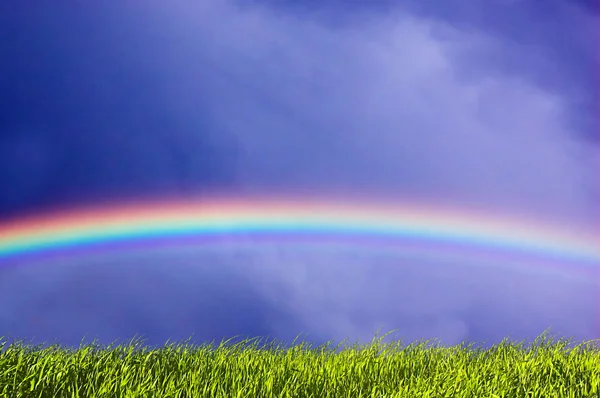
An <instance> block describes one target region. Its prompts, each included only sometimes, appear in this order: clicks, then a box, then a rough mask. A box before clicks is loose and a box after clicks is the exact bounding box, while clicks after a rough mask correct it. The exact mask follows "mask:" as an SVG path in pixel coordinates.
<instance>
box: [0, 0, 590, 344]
mask: <svg viewBox="0 0 600 398" xmlns="http://www.w3.org/2000/svg"><path fill="white" fill-rule="evenodd" d="M275 3H276V2H269V1H237V2H235V1H230V0H227V1H217V0H205V1H202V2H192V1H188V0H182V1H174V2H168V5H167V3H165V2H159V1H146V2H144V3H143V6H142V5H141V3H140V2H134V1H129V2H114V4H113V3H112V2H104V3H102V4H104V5H97V4H95V5H87V4H86V5H80V6H79V8H76V7H72V5H66V4H64V5H60V4H59V5H56V4H54V3H53V4H52V6H50V5H44V4H43V2H40V4H39V7H31V6H28V7H25V6H13V5H2V6H0V37H7V38H8V40H3V41H0V59H3V60H7V61H4V62H3V64H2V65H0V105H1V107H0V186H1V187H2V194H1V195H0V220H1V219H2V218H8V217H18V216H20V215H23V214H27V213H31V212H35V211H40V210H51V209H52V208H55V207H63V206H69V205H72V204H81V203H91V204H94V203H106V205H107V206H109V205H110V203H118V202H119V201H121V200H128V199H132V198H134V199H143V198H160V197H161V196H163V195H169V196H174V195H175V196H181V197H192V196H195V195H200V196H202V195H211V194H215V193H226V194H228V195H231V196H234V197H235V196H242V195H244V194H261V195H265V196H269V195H277V196H279V195H286V194H287V195H294V194H296V193H302V194H303V195H307V194H308V195H309V196H310V195H315V196H323V195H325V196H326V195H336V196H338V197H340V196H342V197H344V196H345V197H348V198H349V199H352V198H353V197H361V198H363V197H370V198H372V200H374V201H375V200H377V198H381V199H385V200H387V201H397V202H399V203H402V202H403V201H406V200H407V199H410V200H418V199H421V198H422V199H426V200H427V201H430V202H431V201H433V202H436V203H440V204H443V205H444V206H448V205H451V206H454V207H456V208H458V209H469V208H471V207H477V208H485V209H488V210H489V211H490V212H492V213H494V214H508V215H512V216H513V217H520V216H528V217H532V218H539V219H540V220H543V221H547V222H552V223H562V224H563V225H565V226H566V227H567V226H568V227H569V228H575V229H577V228H580V229H581V230H582V231H589V230H592V231H595V232H598V217H599V216H600V214H599V207H598V202H599V199H600V197H599V194H600V192H599V185H600V184H599V183H600V179H599V175H598V170H599V166H600V164H599V163H600V157H599V156H598V135H597V133H598V131H599V126H598V119H597V109H598V105H599V104H598V98H599V97H598V87H600V86H599V84H598V83H599V82H598V74H597V70H598V63H599V60H598V53H597V49H598V44H599V43H598V31H597V26H598V22H599V21H598V18H599V13H598V9H597V8H594V6H593V5H592V3H586V2H585V1H579V2H576V1H572V2H568V1H566V0H547V1H545V2H543V3H541V2H530V1H518V0H494V1H490V2H487V3H486V5H485V7H484V6H483V5H480V3H481V2H478V1H475V0H469V1H462V2H460V6H458V5H459V2H445V3H443V4H442V3H441V2H439V1H436V2H431V1H416V0H415V1H412V2H411V1H409V2H406V3H405V5H404V6H402V7H400V6H396V5H394V4H395V2H391V1H390V2H385V1H383V2H366V1H365V2H360V1H357V2H351V4H352V5H351V6H348V5H347V4H345V3H344V5H342V4H341V3H340V2H336V1H323V2H314V1H303V2H289V3H286V2H277V4H275ZM451 3H452V4H454V3H456V4H455V5H454V6H450V4H451ZM117 4H118V5H117ZM0 261H1V260H0ZM574 266H575V265H573V267H574ZM599 289H600V279H599V278H598V273H597V272H596V273H595V275H593V276H588V277H582V276H581V274H580V273H578V272H576V270H574V271H573V272H572V273H571V272H570V271H569V270H568V269H567V270H566V271H565V272H562V273H551V272H542V271H540V270H539V269H535V270H534V269H532V268H528V267H527V265H523V266H522V267H521V268H518V267H517V268H507V267H504V268H503V267H497V266H489V265H488V266H486V265H485V264H469V263H468V261H467V259H465V261H463V262H459V263H450V262H445V263H444V262H440V261H437V262H434V261H431V260H425V259H423V258H404V257H403V256H401V255H400V254H398V255H396V256H392V255H389V254H373V253H367V252H366V251H362V250H360V249H350V248H349V249H348V251H337V252H336V251H331V252H327V253H324V252H316V251H315V252H310V251H309V252H306V251H302V250H299V249H294V248H293V247H279V246H277V245H276V244H273V245H272V246H261V247H260V248H258V247H257V248H256V249H255V250H246V249H241V248H237V247H231V248H230V249H229V250H226V251H223V250H221V251H213V252H211V251H210V250H209V251H208V252H197V251H189V250H181V251H169V252H160V253H155V252H148V253H140V252H136V253H129V254H124V253H120V254H117V253H115V254H112V255H110V254H108V253H107V255H106V256H103V257H95V258H78V259H75V260H73V261H64V262H56V261H53V262H49V261H48V262H45V261H37V262H35V263H25V262H23V263H19V264H17V265H15V264H12V263H11V264H5V265H4V266H2V264H1V263H0V335H7V334H10V335H12V336H15V337H23V338H32V339H35V340H37V341H48V340H54V339H57V340H58V341H60V342H63V343H65V344H77V343H78V342H79V341H80V340H81V339H82V337H83V336H84V335H87V336H91V337H98V338H99V339H100V340H101V341H103V342H108V341H112V340H114V339H128V338H131V337H132V336H133V335H134V334H138V335H140V334H141V335H144V336H146V337H147V338H148V341H149V342H150V343H152V344H161V343H163V342H164V341H165V340H166V339H168V338H172V339H173V338H174V339H180V338H186V337H189V336H190V335H191V334H194V336H195V337H196V339H198V340H203V339H221V338H223V337H231V336H233V335H237V334H242V335H251V336H256V335H261V336H267V335H269V336H271V337H277V338H283V339H291V338H293V337H294V336H296V335H298V334H299V333H308V335H309V336H312V338H313V339H314V340H315V341H323V340H328V339H335V340H340V339H343V338H349V339H350V340H355V339H362V340H368V339H370V338H371V337H372V336H373V335H374V333H375V331H376V330H377V329H379V328H381V329H382V331H384V332H385V331H388V330H390V329H399V335H400V336H401V337H403V338H404V339H407V340H413V339H431V338H438V339H441V341H442V342H444V343H447V344H454V343H459V342H461V341H464V340H469V341H477V342H482V341H488V342H494V341H498V340H500V339H502V338H504V337H513V338H515V339H523V338H534V337H535V336H537V335H538V334H539V333H541V332H542V331H543V330H544V329H546V328H548V327H550V328H552V330H554V331H555V332H557V333H559V334H561V335H565V336H567V337H574V338H575V339H590V338H598V337H600V336H599V335H600V330H599V328H600V325H599V323H600V322H599V321H600V320H599V317H598V313H599V310H600V308H599V307H600V303H599V300H598V293H599Z"/></svg>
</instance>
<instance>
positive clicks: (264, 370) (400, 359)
mask: <svg viewBox="0 0 600 398" xmlns="http://www.w3.org/2000/svg"><path fill="white" fill-rule="evenodd" d="M384 337H385V336H384ZM141 343H142V342H141V340H133V341H131V342H130V343H128V344H126V345H110V346H106V347H100V346H99V345H97V344H95V343H91V344H88V345H83V344H82V345H81V346H80V347H79V348H78V349H74V348H71V349H69V348H64V347H61V346H58V345H54V346H50V347H45V348H44V347H42V346H31V345H26V344H23V343H22V342H16V343H15V342H13V343H11V344H8V343H7V341H6V340H5V339H0V396H1V397H6V398H13V397H14V398H17V397H19V398H21V397H41V398H43V397H82V398H93V397H136V398H137V397H157V398H168V397H190V398H191V397H193V398H201V397H227V398H241V397H251V398H267V397H273V398H275V397H282V398H283V397H302V398H310V397H330V398H344V397H347V398H360V397H370V398H383V397H385V398H392V397H394V398H399V397H411V398H412V397H415V398H416V397H431V398H439V397H456V398H462V397H473V398H485V397H515V398H517V397H518V398H524V397H543V398H552V397H570V398H592V397H600V346H598V345H597V344H596V345H595V344H592V342H586V343H582V344H579V345H577V346H573V345H572V344H570V341H569V340H565V339H554V338H552V337H550V336H549V335H548V334H547V333H544V334H543V335H542V336H540V337H539V338H537V339H536V340H535V341H534V342H532V343H531V344H525V343H524V342H520V343H510V342H509V341H508V340H504V341H503V342H501V343H500V344H498V345H495V346H492V347H491V348H485V349H484V348H481V347H475V346H473V345H466V344H462V345H459V346H454V347H442V346H440V345H433V344H429V343H428V342H419V343H413V344H410V345H406V346H402V345H401V343H400V342H384V341H383V338H382V337H381V338H378V337H377V336H376V337H375V339H373V341H372V342H371V343H370V344H367V345H357V344H355V345H353V346H347V345H345V344H343V343H342V344H340V345H337V346H333V345H331V344H326V345H322V346H317V347H313V346H311V345H310V344H307V343H305V342H301V343H298V344H296V342H294V343H292V345H291V346H289V347H287V348H285V347H284V346H283V345H280V344H277V343H275V342H270V343H264V344H261V343H260V340H244V341H241V342H238V343H233V342H231V340H229V341H224V342H222V343H220V344H219V345H215V344H203V345H192V344H189V341H188V342H183V343H180V344H173V343H171V344H167V345H165V346H164V347H160V348H154V349H150V348H148V347H144V346H143V345H142V344H141Z"/></svg>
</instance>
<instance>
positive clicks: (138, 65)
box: [0, 4, 235, 216]
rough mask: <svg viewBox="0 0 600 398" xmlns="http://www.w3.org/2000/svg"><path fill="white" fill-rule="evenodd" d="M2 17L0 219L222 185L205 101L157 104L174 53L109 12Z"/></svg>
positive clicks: (221, 155) (21, 12)
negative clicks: (83, 203)
mask: <svg viewBox="0 0 600 398" xmlns="http://www.w3.org/2000/svg"><path fill="white" fill-rule="evenodd" d="M2 8H3V13H2V16H1V17H0V18H1V23H0V37H3V38H5V39H4V40H1V41H0V58H1V59H2V60H3V62H2V64H1V65H0V87H1V88H2V93H1V94H0V105H1V111H0V131H1V134H0V155H1V156H0V186H2V195H0V216H6V215H7V214H9V213H12V212H15V211H25V210H31V209H35V208H38V207H39V206H46V205H53V206H55V205H64V204H66V203H73V202H78V201H82V200H85V201H98V200H117V199H119V198H122V197H131V196H134V197H139V196H142V195H148V194H151V193H152V192H156V191H161V192H164V193H170V194H189V193H191V192H197V191H199V190H200V191H204V190H206V189H209V188H211V187H222V186H227V185H228V184H231V182H232V181H233V177H234V176H233V170H232V169H231V167H230V162H231V156H232V155H233V154H234V151H235V148H234V147H233V145H232V143H229V142H226V141H224V140H221V139H220V137H218V136H217V135H215V134H214V133H213V132H212V131H211V128H210V126H209V119H210V115H208V114H207V112H206V110H205V102H206V101H207V100H208V99H207V98H203V97H202V93H201V92H198V93H197V94H198V95H197V96H195V97H194V98H188V99H187V101H185V100H180V101H178V106H179V108H178V109H177V110H176V111H174V110H173V109H172V107H171V105H170V104H168V103H165V97H166V94H167V93H168V92H169V85H170V84H172V83H173V81H172V79H169V72H168V71H167V72H165V68H166V67H167V66H168V65H169V62H170V58H171V57H170V52H171V51H173V49H172V48H171V47H169V46H168V45H166V44H165V43H160V42H159V41H157V40H155V39H154V38H153V37H152V36H151V35H149V34H148V32H146V31H145V30H144V29H143V27H140V26H138V25H136V24H135V20H119V14H118V13H116V12H114V11H115V10H114V9H113V10H111V9H110V8H108V9H107V7H101V6H95V5H89V6H86V7H82V8H73V7H72V6H71V5H68V6H67V5H62V6H61V5H56V4H52V5H49V4H48V5H45V6H44V5H42V4H40V5H39V7H38V6H36V7H30V6H25V5H23V6H7V5H3V6H2ZM176 84H184V82H183V81H178V82H176ZM182 116H185V118H184V119H183V120H182V119H181V117H182Z"/></svg>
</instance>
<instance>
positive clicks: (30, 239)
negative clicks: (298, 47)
mask: <svg viewBox="0 0 600 398" xmlns="http://www.w3.org/2000/svg"><path fill="white" fill-rule="evenodd" d="M240 236H241V237H254V238H257V239H259V240H263V241H268V242H270V241H272V242H278V241H281V240H285V241H289V242H307V241H308V243H310V244H315V245H324V246H325V247H327V246H328V245H332V244H334V243H340V242H341V243H344V242H345V243H347V244H352V245H356V244H358V245H361V244H365V245H372V244H375V245H376V243H377V242H379V243H383V242H385V245H386V246H392V247H393V246H396V247H398V248H399V250H400V251H401V250H402V247H403V245H407V244H408V245H411V244H417V245H419V246H420V247H421V248H422V250H427V251H434V252H435V251H436V250H447V249H448V248H449V249H450V250H453V251H455V252H458V253H459V254H462V255H464V256H466V257H468V256H470V255H471V253H473V252H485V253H488V254H489V253H492V255H494V256H496V255H498V256H501V255H509V256H510V255H516V256H521V255H522V256H525V257H532V258H538V259H542V260H549V261H559V262H566V263H576V264H584V265H592V266H597V265H598V263H599V262H600V250H599V249H598V245H597V237H596V236H595V235H594V234H592V233H591V232H590V231H584V232H577V231H575V230H568V229H566V228H562V227H561V228H559V227H558V226H557V225H552V224H544V223H540V222H534V221H527V220H524V219H523V218H520V221H518V220H517V217H514V216H513V217H512V218H511V217H507V216H505V215H500V214H486V213H484V212H482V211H474V210H465V209H458V208H448V207H443V206H424V205H418V204H410V203H403V204H390V203H383V202H376V201H371V202H361V203H358V202H356V203H352V202H349V203H348V202H340V201H335V200H308V199H302V200H298V199H295V200H294V199H271V200H268V199H261V200H257V199H252V200H236V199H230V198H229V199H227V198H225V199H224V198H221V199H212V200H188V201H184V200H168V201H162V202H138V203H128V204H113V205H104V206H98V207H88V208H85V209H84V208H81V209H76V210H71V211H57V212H50V213H46V214H42V215H37V216H33V215H32V216H28V217H23V218H18V219H13V220H10V221H5V222H0V261H1V260H2V259H3V258H4V259H7V258H18V257H19V256H23V255H29V254H35V255H40V256H43V255H44V253H46V252H49V251H54V252H55V251H59V252H69V251H70V250H73V249H82V248H86V247H88V246H94V245H97V244H109V245H110V244H111V243H115V244H116V243H119V244H125V246H127V245H128V244H130V243H131V244H133V243H134V242H146V241H147V242H149V243H148V244H150V245H151V244H152V242H153V241H156V240H167V241H170V242H175V243H176V242H178V241H185V240H190V239H197V240H196V242H197V243H198V244H201V245H207V246H211V245H214V244H217V241H218V239H219V238H235V237H240ZM212 238H215V239H212ZM363 242H364V243H363Z"/></svg>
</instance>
